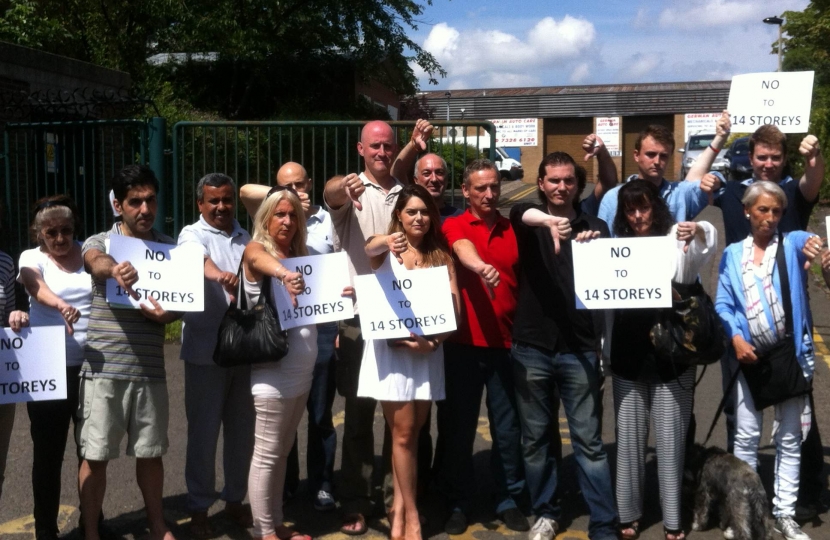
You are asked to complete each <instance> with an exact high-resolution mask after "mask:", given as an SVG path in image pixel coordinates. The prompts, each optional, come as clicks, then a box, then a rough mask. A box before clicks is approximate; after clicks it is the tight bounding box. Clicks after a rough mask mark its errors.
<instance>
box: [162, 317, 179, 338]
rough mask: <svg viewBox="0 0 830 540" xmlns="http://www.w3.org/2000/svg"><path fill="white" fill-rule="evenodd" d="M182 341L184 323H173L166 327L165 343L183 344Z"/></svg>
mask: <svg viewBox="0 0 830 540" xmlns="http://www.w3.org/2000/svg"><path fill="white" fill-rule="evenodd" d="M181 340H182V321H181V319H179V320H178V321H173V322H171V323H170V324H167V325H165V326H164V341H166V342H176V343H178V342H181Z"/></svg>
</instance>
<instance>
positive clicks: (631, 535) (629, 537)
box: [617, 521, 640, 540]
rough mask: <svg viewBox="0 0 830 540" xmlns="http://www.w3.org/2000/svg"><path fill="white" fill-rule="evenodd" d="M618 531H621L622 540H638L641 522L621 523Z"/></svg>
mask: <svg viewBox="0 0 830 540" xmlns="http://www.w3.org/2000/svg"><path fill="white" fill-rule="evenodd" d="M617 530H619V532H620V538H622V540H637V538H639V537H640V522H639V521H632V522H631V523H620V526H619V528H618V529H617ZM629 531H630V532H629Z"/></svg>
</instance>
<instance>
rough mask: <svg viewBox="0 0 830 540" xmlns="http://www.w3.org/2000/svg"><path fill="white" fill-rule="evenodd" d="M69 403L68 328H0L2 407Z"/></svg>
mask: <svg viewBox="0 0 830 540" xmlns="http://www.w3.org/2000/svg"><path fill="white" fill-rule="evenodd" d="M51 399H66V327H64V326H37V327H32V328H23V329H22V330H21V331H20V333H16V332H13V331H12V330H11V329H9V328H0V404H3V403H17V402H19V401H48V400H51Z"/></svg>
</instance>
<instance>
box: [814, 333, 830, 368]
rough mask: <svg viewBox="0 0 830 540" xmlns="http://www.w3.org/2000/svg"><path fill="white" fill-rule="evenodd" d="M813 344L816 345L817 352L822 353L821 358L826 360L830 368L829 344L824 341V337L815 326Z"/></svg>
mask: <svg viewBox="0 0 830 540" xmlns="http://www.w3.org/2000/svg"><path fill="white" fill-rule="evenodd" d="M813 344H814V346H815V349H816V353H818V354H820V355H821V359H822V360H824V363H825V365H826V366H827V367H828V368H830V348H828V347H827V344H825V343H824V339H823V338H822V337H821V334H819V333H818V330H816V329H815V327H814V328H813Z"/></svg>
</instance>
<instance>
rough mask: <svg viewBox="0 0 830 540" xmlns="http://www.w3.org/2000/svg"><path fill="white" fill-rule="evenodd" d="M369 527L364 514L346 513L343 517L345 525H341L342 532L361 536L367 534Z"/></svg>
mask: <svg viewBox="0 0 830 540" xmlns="http://www.w3.org/2000/svg"><path fill="white" fill-rule="evenodd" d="M367 530H368V527H366V518H365V517H363V514H346V515H345V516H344V517H343V526H342V527H340V532H342V533H343V534H346V535H349V536H360V535H361V534H366V531H367Z"/></svg>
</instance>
